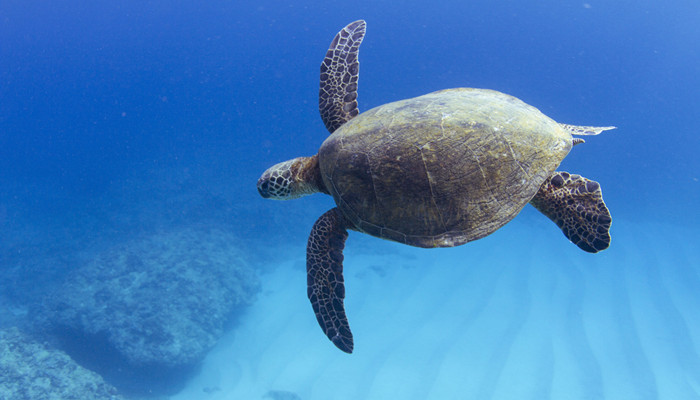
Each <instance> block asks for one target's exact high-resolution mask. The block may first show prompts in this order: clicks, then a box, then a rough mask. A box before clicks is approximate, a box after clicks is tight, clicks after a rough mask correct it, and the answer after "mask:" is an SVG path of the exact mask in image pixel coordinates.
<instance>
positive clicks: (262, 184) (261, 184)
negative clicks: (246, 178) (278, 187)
mask: <svg viewBox="0 0 700 400" xmlns="http://www.w3.org/2000/svg"><path fill="white" fill-rule="evenodd" d="M258 193H260V196H262V197H263V198H264V199H269V198H270V197H271V195H270V180H269V179H266V178H265V175H263V176H261V177H260V179H258Z"/></svg>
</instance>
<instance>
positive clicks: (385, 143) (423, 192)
mask: <svg viewBox="0 0 700 400" xmlns="http://www.w3.org/2000/svg"><path fill="white" fill-rule="evenodd" d="M571 147H572V137H571V135H570V134H569V133H568V132H566V131H565V130H564V129H563V128H562V127H561V126H560V125H559V124H558V123H557V122H555V121H554V120H552V119H551V118H549V117H547V116H545V115H544V114H542V113H541V112H540V111H539V110H537V109H536V108H534V107H532V106H530V105H528V104H525V103H524V102H522V101H521V100H519V99H517V98H515V97H512V96H509V95H506V94H503V93H500V92H496V91H493V90H484V89H464V88H462V89H448V90H442V91H438V92H434V93H430V94H427V95H424V96H420V97H416V98H413V99H408V100H402V101H397V102H394V103H389V104H385V105H382V106H379V107H377V108H374V109H372V110H369V111H366V112H364V113H362V114H360V115H358V116H357V117H355V118H353V119H351V120H350V121H348V122H347V123H345V124H344V125H342V126H341V127H340V128H338V129H337V130H336V131H335V132H334V133H333V134H332V135H331V136H329V137H328V139H327V140H326V141H325V142H324V143H323V144H322V145H321V149H320V150H319V165H320V168H321V174H322V179H323V183H324V184H325V186H326V188H327V189H328V191H329V192H330V194H331V195H333V198H334V199H335V202H336V204H337V205H338V207H339V208H340V210H341V211H342V212H343V214H344V215H345V217H346V218H347V219H348V220H349V221H350V222H351V223H352V224H353V225H354V228H355V229H357V230H359V231H361V232H365V233H368V234H370V235H373V236H377V237H380V238H383V239H388V240H394V241H397V242H401V243H405V244H409V245H413V246H419V247H450V246H457V245H460V244H463V243H466V242H469V241H471V240H476V239H480V238H482V237H484V236H486V235H488V234H490V233H492V232H494V231H495V230H496V229H498V228H500V227H501V226H503V225H504V224H506V223H507V222H508V221H510V220H511V219H513V218H514V217H515V216H516V215H517V214H518V213H519V212H520V210H521V209H522V208H523V207H524V206H525V205H526V204H527V203H528V202H529V201H530V200H531V199H532V197H533V196H534V195H535V194H536V193H537V191H538V189H539V187H540V185H541V184H542V183H543V182H544V181H545V179H546V178H547V177H549V176H550V175H551V174H552V172H554V170H555V169H556V168H557V166H558V165H559V163H560V162H561V161H562V160H563V159H564V157H565V156H566V155H567V154H568V153H569V150H571Z"/></svg>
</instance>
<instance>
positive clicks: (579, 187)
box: [530, 171, 612, 253]
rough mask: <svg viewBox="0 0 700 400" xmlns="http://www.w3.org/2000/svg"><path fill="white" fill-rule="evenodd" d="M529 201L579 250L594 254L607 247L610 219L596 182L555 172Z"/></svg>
mask: <svg viewBox="0 0 700 400" xmlns="http://www.w3.org/2000/svg"><path fill="white" fill-rule="evenodd" d="M530 204H532V205H533V206H535V208H536V209H538V210H539V211H540V212H541V213H542V214H544V215H546V216H547V217H548V218H549V219H551V220H552V221H554V223H555V224H557V226H558V227H559V228H561V230H562V232H564V235H565V236H566V237H567V238H568V239H569V240H571V241H572V242H573V243H574V244H575V245H577V246H578V247H579V248H581V249H582V250H584V251H587V252H589V253H597V252H599V251H601V250H605V249H607V248H608V246H610V232H609V231H610V224H611V223H612V218H611V217H610V211H609V210H608V207H606V206H605V203H604V202H603V192H602V191H601V190H600V185H599V184H598V182H595V181H592V180H590V179H586V178H584V177H582V176H580V175H575V174H569V173H568V172H563V171H555V172H554V173H553V174H552V176H550V177H549V178H547V180H546V181H544V183H543V184H542V186H541V187H540V190H539V191H538V192H537V194H536V195H535V197H533V198H532V200H530Z"/></svg>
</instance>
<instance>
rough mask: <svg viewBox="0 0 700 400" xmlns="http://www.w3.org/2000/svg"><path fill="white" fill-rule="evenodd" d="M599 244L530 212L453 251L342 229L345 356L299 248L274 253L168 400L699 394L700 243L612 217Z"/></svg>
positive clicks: (677, 231) (690, 233) (689, 232)
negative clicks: (275, 260) (254, 293)
mask: <svg viewBox="0 0 700 400" xmlns="http://www.w3.org/2000/svg"><path fill="white" fill-rule="evenodd" d="M612 233H613V245H612V247H611V248H610V249H609V250H607V251H604V252H602V253H599V254H595V255H589V254H585V253H583V252H581V251H580V250H578V249H577V248H576V247H575V246H573V245H572V244H570V243H568V242H567V240H566V239H565V238H564V237H563V235H562V234H561V232H559V231H558V229H557V228H556V227H555V226H554V225H553V224H552V223H551V222H549V221H548V220H547V219H546V218H544V217H542V216H540V215H538V214H537V212H536V211H534V210H533V209H532V208H530V207H528V209H527V210H526V211H524V212H523V213H522V214H521V215H520V216H519V217H518V218H516V220H514V221H513V222H511V223H510V224H509V225H507V226H506V227H505V228H503V229H501V230H500V231H498V232H496V233H495V234H493V235H491V236H489V237H487V238H485V239H482V240H480V241H477V242H473V243H469V244H467V245H465V246H461V247H458V248H453V249H437V250H424V249H415V248H410V247H407V246H402V245H398V244H393V243H389V242H385V241H381V240H378V239H374V238H371V237H368V236H364V235H360V234H358V233H351V235H350V238H349V239H348V242H347V246H346V251H345V271H346V272H345V277H346V290H347V298H346V310H347V312H348V316H349V319H350V325H351V328H352V329H353V333H354V336H355V352H354V353H353V354H352V355H347V354H345V353H342V352H341V351H339V350H337V349H336V348H335V347H334V346H333V345H332V344H331V342H330V341H328V340H327V339H326V338H325V336H324V335H323V334H322V332H321V330H320V328H319V327H318V326H317V323H316V320H315V318H314V316H313V313H312V310H311V306H310V305H309V303H308V300H307V299H306V276H305V271H304V263H305V261H304V260H305V259H304V249H303V248H299V249H293V248H285V249H284V250H283V251H284V252H286V253H287V254H288V257H289V260H288V262H286V263H283V264H281V265H278V266H277V267H276V269H274V271H271V272H269V273H267V274H266V275H264V277H263V281H264V286H263V293H262V294H261V295H260V297H259V300H258V301H257V302H256V303H255V304H254V305H253V306H252V308H251V309H250V311H249V312H248V313H247V315H246V316H245V317H243V319H242V322H241V325H240V326H239V327H238V328H237V329H236V330H235V331H231V332H230V333H229V334H228V335H227V336H226V337H225V338H224V339H223V340H221V342H220V344H219V345H218V346H217V347H216V348H215V349H214V350H213V351H212V352H211V353H210V354H209V356H208V357H207V358H206V360H205V362H204V364H203V366H202V370H201V372H200V374H199V375H198V376H197V377H195V378H194V379H192V380H191V381H190V382H189V383H188V384H187V387H186V388H185V389H184V390H183V391H182V392H181V393H180V394H179V395H177V396H174V397H172V399H173V400H195V399H211V400H232V399H261V398H270V399H303V400H311V399H696V398H700V352H699V350H700V313H699V312H698V307H699V306H700V292H699V291H698V290H697V288H698V287H700V248H698V246H697V243H698V239H700V237H699V236H700V234H699V233H698V231H697V229H694V228H683V227H678V226H672V225H665V224H659V223H640V222H630V221H625V220H620V219H618V220H615V221H614V223H613V229H612ZM293 394H294V395H296V396H297V397H294V395H293ZM285 396H286V397H285Z"/></svg>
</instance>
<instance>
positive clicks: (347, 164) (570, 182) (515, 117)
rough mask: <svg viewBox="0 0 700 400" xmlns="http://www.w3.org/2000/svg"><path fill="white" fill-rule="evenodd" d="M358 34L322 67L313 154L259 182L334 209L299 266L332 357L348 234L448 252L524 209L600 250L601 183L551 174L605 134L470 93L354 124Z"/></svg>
mask: <svg viewBox="0 0 700 400" xmlns="http://www.w3.org/2000/svg"><path fill="white" fill-rule="evenodd" d="M365 26H366V25H365V22H364V21H362V20H360V21H355V22H353V23H351V24H349V25H348V26H346V27H345V28H343V29H342V30H341V31H340V32H339V33H338V34H337V35H336V36H335V38H334V39H333V42H332V43H331V45H330V48H329V49H328V52H327V53H326V57H325V59H324V60H323V63H322V64H321V89H320V92H319V109H320V112H321V117H322V119H323V122H324V124H325V125H326V128H327V129H328V131H329V132H331V135H330V136H329V137H328V138H327V139H326V140H325V141H324V142H323V144H322V145H321V148H320V149H319V151H318V154H317V155H314V156H311V157H299V158H295V159H293V160H289V161H285V162H282V163H279V164H277V165H275V166H273V167H271V168H269V169H268V170H267V171H265V172H264V173H263V174H262V176H261V177H260V179H259V180H258V183H257V187H258V191H259V192H260V194H261V195H262V196H263V197H264V198H271V199H280V200H285V199H294V198H298V197H301V196H305V195H308V194H311V193H316V192H321V193H326V194H330V195H332V196H333V199H334V200H335V203H336V205H337V207H335V208H333V209H331V210H329V211H328V212H326V213H325V214H323V215H322V216H321V217H320V218H319V219H318V220H317V221H316V223H315V224H314V225H313V228H312V229H311V234H310V236H309V241H308V245H307V253H306V267H307V282H308V292H307V293H308V297H309V300H311V304H312V306H313V310H314V312H315V313H316V318H317V319H318V323H319V324H320V325H321V328H322V329H323V331H324V333H325V334H326V336H328V338H329V339H330V340H331V341H332V342H333V343H334V344H335V345H336V346H337V347H338V348H340V349H341V350H343V351H345V352H348V353H351V352H352V350H353V339H352V334H351V332H350V327H349V325H348V321H347V318H346V315H345V309H344V306H343V299H344V298H345V287H344V283H343V248H344V246H345V239H346V238H347V236H348V233H347V230H354V231H358V232H364V233H367V234H370V235H372V236H376V237H379V238H382V239H388V240H393V241H396V242H400V243H405V244H408V245H411V246H418V247H451V246H458V245H461V244H464V243H466V242H469V241H472V240H476V239H480V238H482V237H484V236H486V235H489V234H491V233H493V232H494V231H495V230H497V229H498V228H500V227H501V226H503V225H504V224H506V223H507V222H508V221H510V220H511V219H513V218H514V217H515V216H516V215H517V214H518V213H519V212H520V210H521V209H522V208H523V207H525V205H526V204H527V203H530V204H532V205H533V206H535V208H537V209H538V210H540V211H541V212H542V213H544V214H545V215H546V216H547V217H549V218H550V219H552V220H553V221H554V222H555V223H556V224H557V225H558V226H559V228H561V230H562V231H563V232H564V234H565V235H566V237H567V238H569V240H571V241H572V242H573V243H574V244H576V245H577V246H578V247H580V248H581V249H583V250H585V251H587V252H591V253H595V252H598V251H600V250H603V249H606V248H607V247H608V246H609V245H610V235H609V229H610V224H611V221H612V220H611V218H610V212H609V211H608V209H607V207H606V206H605V203H604V202H603V197H602V193H601V189H600V185H598V183H597V182H594V181H591V180H589V179H586V178H584V177H582V176H580V175H575V174H569V173H567V172H562V171H555V169H556V168H557V167H558V166H559V163H560V162H561V161H562V160H563V159H564V157H565V156H566V155H567V154H568V153H569V151H570V150H571V148H572V147H573V145H576V144H579V143H583V139H579V138H573V137H572V135H597V134H599V133H601V132H602V131H605V130H608V129H613V128H614V127H588V126H574V125H565V124H559V123H557V122H555V121H554V120H552V119H551V118H549V117H547V116H545V115H544V114H542V113H541V112H540V111H539V110H537V109H536V108H534V107H532V106H530V105H527V104H525V103H524V102H522V101H521V100H519V99H516V98H515V97H512V96H509V95H506V94H503V93H500V92H496V91H493V90H485V89H469V88H460V89H447V90H442V91H438V92H434V93H430V94H426V95H423V96H420V97H416V98H413V99H408V100H402V101H397V102H394V103H389V104H385V105H382V106H379V107H377V108H374V109H372V110H369V111H366V112H364V113H362V114H360V113H359V111H358V108H357V82H358V76H359V75H358V73H359V62H358V52H359V47H360V43H361V42H362V39H363V37H364V34H365Z"/></svg>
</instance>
